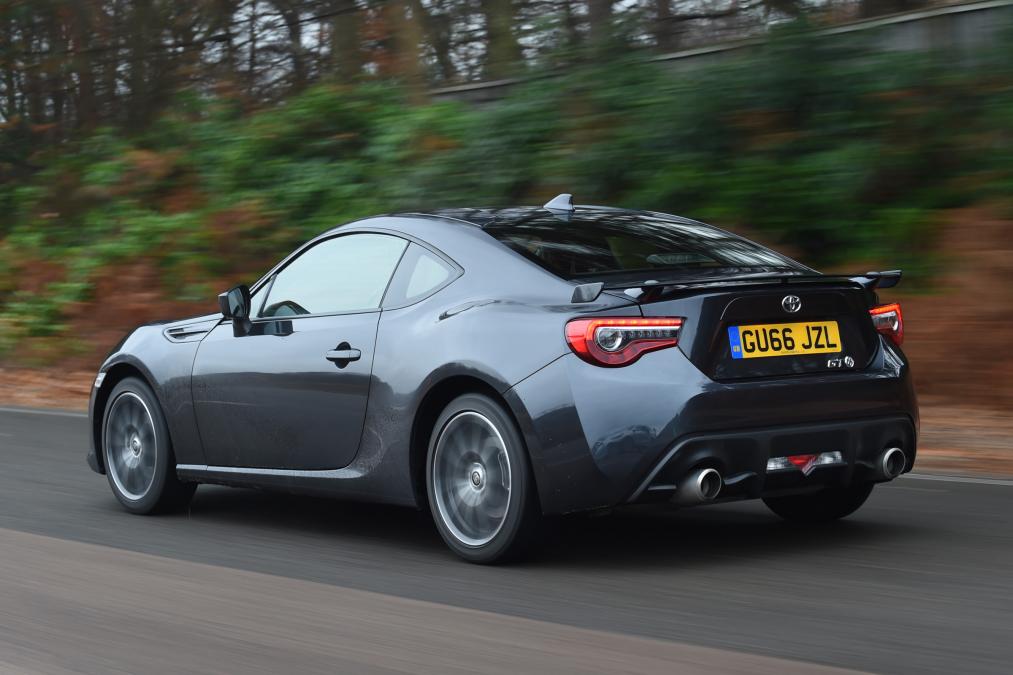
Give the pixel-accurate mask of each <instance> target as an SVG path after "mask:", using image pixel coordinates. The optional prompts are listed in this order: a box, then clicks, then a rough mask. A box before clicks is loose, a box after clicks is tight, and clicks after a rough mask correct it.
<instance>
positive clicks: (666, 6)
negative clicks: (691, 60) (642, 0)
mask: <svg viewBox="0 0 1013 675" xmlns="http://www.w3.org/2000/svg"><path fill="white" fill-rule="evenodd" d="M652 27H653V29H654V30H653V32H654V42H655V44H656V45H657V48H658V51H659V52H661V53H662V54H665V53H668V52H671V51H674V50H675V30H674V26H673V22H672V0H654V24H653V26H652Z"/></svg>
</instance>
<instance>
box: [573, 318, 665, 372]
mask: <svg viewBox="0 0 1013 675" xmlns="http://www.w3.org/2000/svg"><path fill="white" fill-rule="evenodd" d="M681 329H682V319H681V318H678V317H652V318H643V317H597V318H586V319H572V320H571V321H569V322H568V323H567V324H566V342H567V344H569V345H570V349H572V350H573V352H574V353H575V354H576V355H577V356H579V357H580V358H582V359H584V360H585V361H587V362H588V363H593V364H594V365H596V366H626V365H629V364H631V363H633V362H634V361H636V360H637V359H639V358H640V356H641V354H646V353H647V352H653V351H655V350H657V349H665V348H666V347H674V346H675V345H677V344H679V331H680V330H681Z"/></svg>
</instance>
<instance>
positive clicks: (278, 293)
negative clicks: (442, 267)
mask: <svg viewBox="0 0 1013 675" xmlns="http://www.w3.org/2000/svg"><path fill="white" fill-rule="evenodd" d="M407 245H408V242H406V241H405V240H404V239H401V238H399V237H394V236H390V235H386V234H372V233H362V234H349V235H345V236H340V237H334V238H333V239H325V240H324V241H322V242H320V243H319V244H317V245H316V246H314V247H312V248H310V249H308V250H306V251H305V252H303V253H302V254H301V255H300V256H299V257H298V258H296V259H295V260H293V261H292V262H291V263H289V264H288V265H287V266H285V268H284V269H282V270H281V271H280V272H278V274H276V275H275V277H274V279H273V280H271V281H269V282H268V285H267V286H265V290H266V291H267V297H266V298H265V300H264V302H263V305H262V306H261V310H260V313H259V316H260V317H285V316H300V315H304V314H335V313H338V312H356V311H368V310H371V309H377V308H379V307H380V301H381V300H382V299H383V293H384V291H385V290H386V288H387V283H388V282H389V281H390V277H391V275H392V274H393V273H394V269H395V268H396V267H397V263H398V261H399V260H400V259H401V255H402V254H403V253H404V250H405V247H406V246H407ZM258 295H260V294H259V293H258Z"/></svg>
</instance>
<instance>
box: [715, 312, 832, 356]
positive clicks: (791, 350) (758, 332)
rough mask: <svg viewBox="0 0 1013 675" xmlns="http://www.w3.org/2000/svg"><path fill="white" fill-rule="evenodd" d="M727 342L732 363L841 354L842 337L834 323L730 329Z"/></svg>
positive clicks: (765, 325)
mask: <svg viewBox="0 0 1013 675" xmlns="http://www.w3.org/2000/svg"><path fill="white" fill-rule="evenodd" d="M728 342H729V343H730V344H731V348H732V358H733V359H755V358H758V357H762V356H796V355H799V354H829V353H832V352H839V351H841V333H840V331H839V330H838V329H837V322H836V321H802V322H799V323H765V324H756V325H754V326H729V327H728Z"/></svg>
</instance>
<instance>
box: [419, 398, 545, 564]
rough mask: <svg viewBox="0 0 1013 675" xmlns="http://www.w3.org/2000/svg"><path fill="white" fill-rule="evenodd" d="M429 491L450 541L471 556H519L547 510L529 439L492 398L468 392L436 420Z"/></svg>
mask: <svg viewBox="0 0 1013 675" xmlns="http://www.w3.org/2000/svg"><path fill="white" fill-rule="evenodd" d="M426 491H427V492H428V494H429V507H430V510H431V512H432V514H433V520H434V521H435V522H436V528H437V529H438V530H439V532H440V535H441V536H442V537H443V540H444V541H445V542H447V545H448V546H449V547H450V548H451V549H452V550H453V551H454V552H455V553H457V555H459V556H461V557H462V558H464V559H465V560H467V561H469V562H474V563H496V562H504V561H507V560H514V559H517V558H518V557H519V556H520V555H521V554H523V553H524V552H525V551H526V550H527V549H528V548H529V546H530V545H531V543H532V542H533V540H534V539H535V537H536V534H537V531H538V529H539V524H540V521H541V511H540V509H539V506H538V496H537V494H536V492H535V481H534V478H533V477H532V474H531V464H530V462H529V460H528V453H527V450H526V449H525V446H524V441H523V439H522V437H521V434H520V431H519V430H518V429H517V425H516V424H514V422H513V419H512V418H511V417H510V415H509V413H507V411H506V410H504V409H503V406H501V405H500V404H499V403H497V402H496V401H493V400H492V399H490V398H489V397H487V396H483V395H481V394H465V395H463V396H460V397H458V398H456V399H454V400H453V401H452V402H451V403H450V404H449V405H448V406H447V407H446V408H445V409H444V411H443V413H442V414H441V415H440V417H439V418H438V419H437V420H436V425H435V426H434V428H433V433H432V437H431V439H430V441H429V454H428V459H427V462H426Z"/></svg>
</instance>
